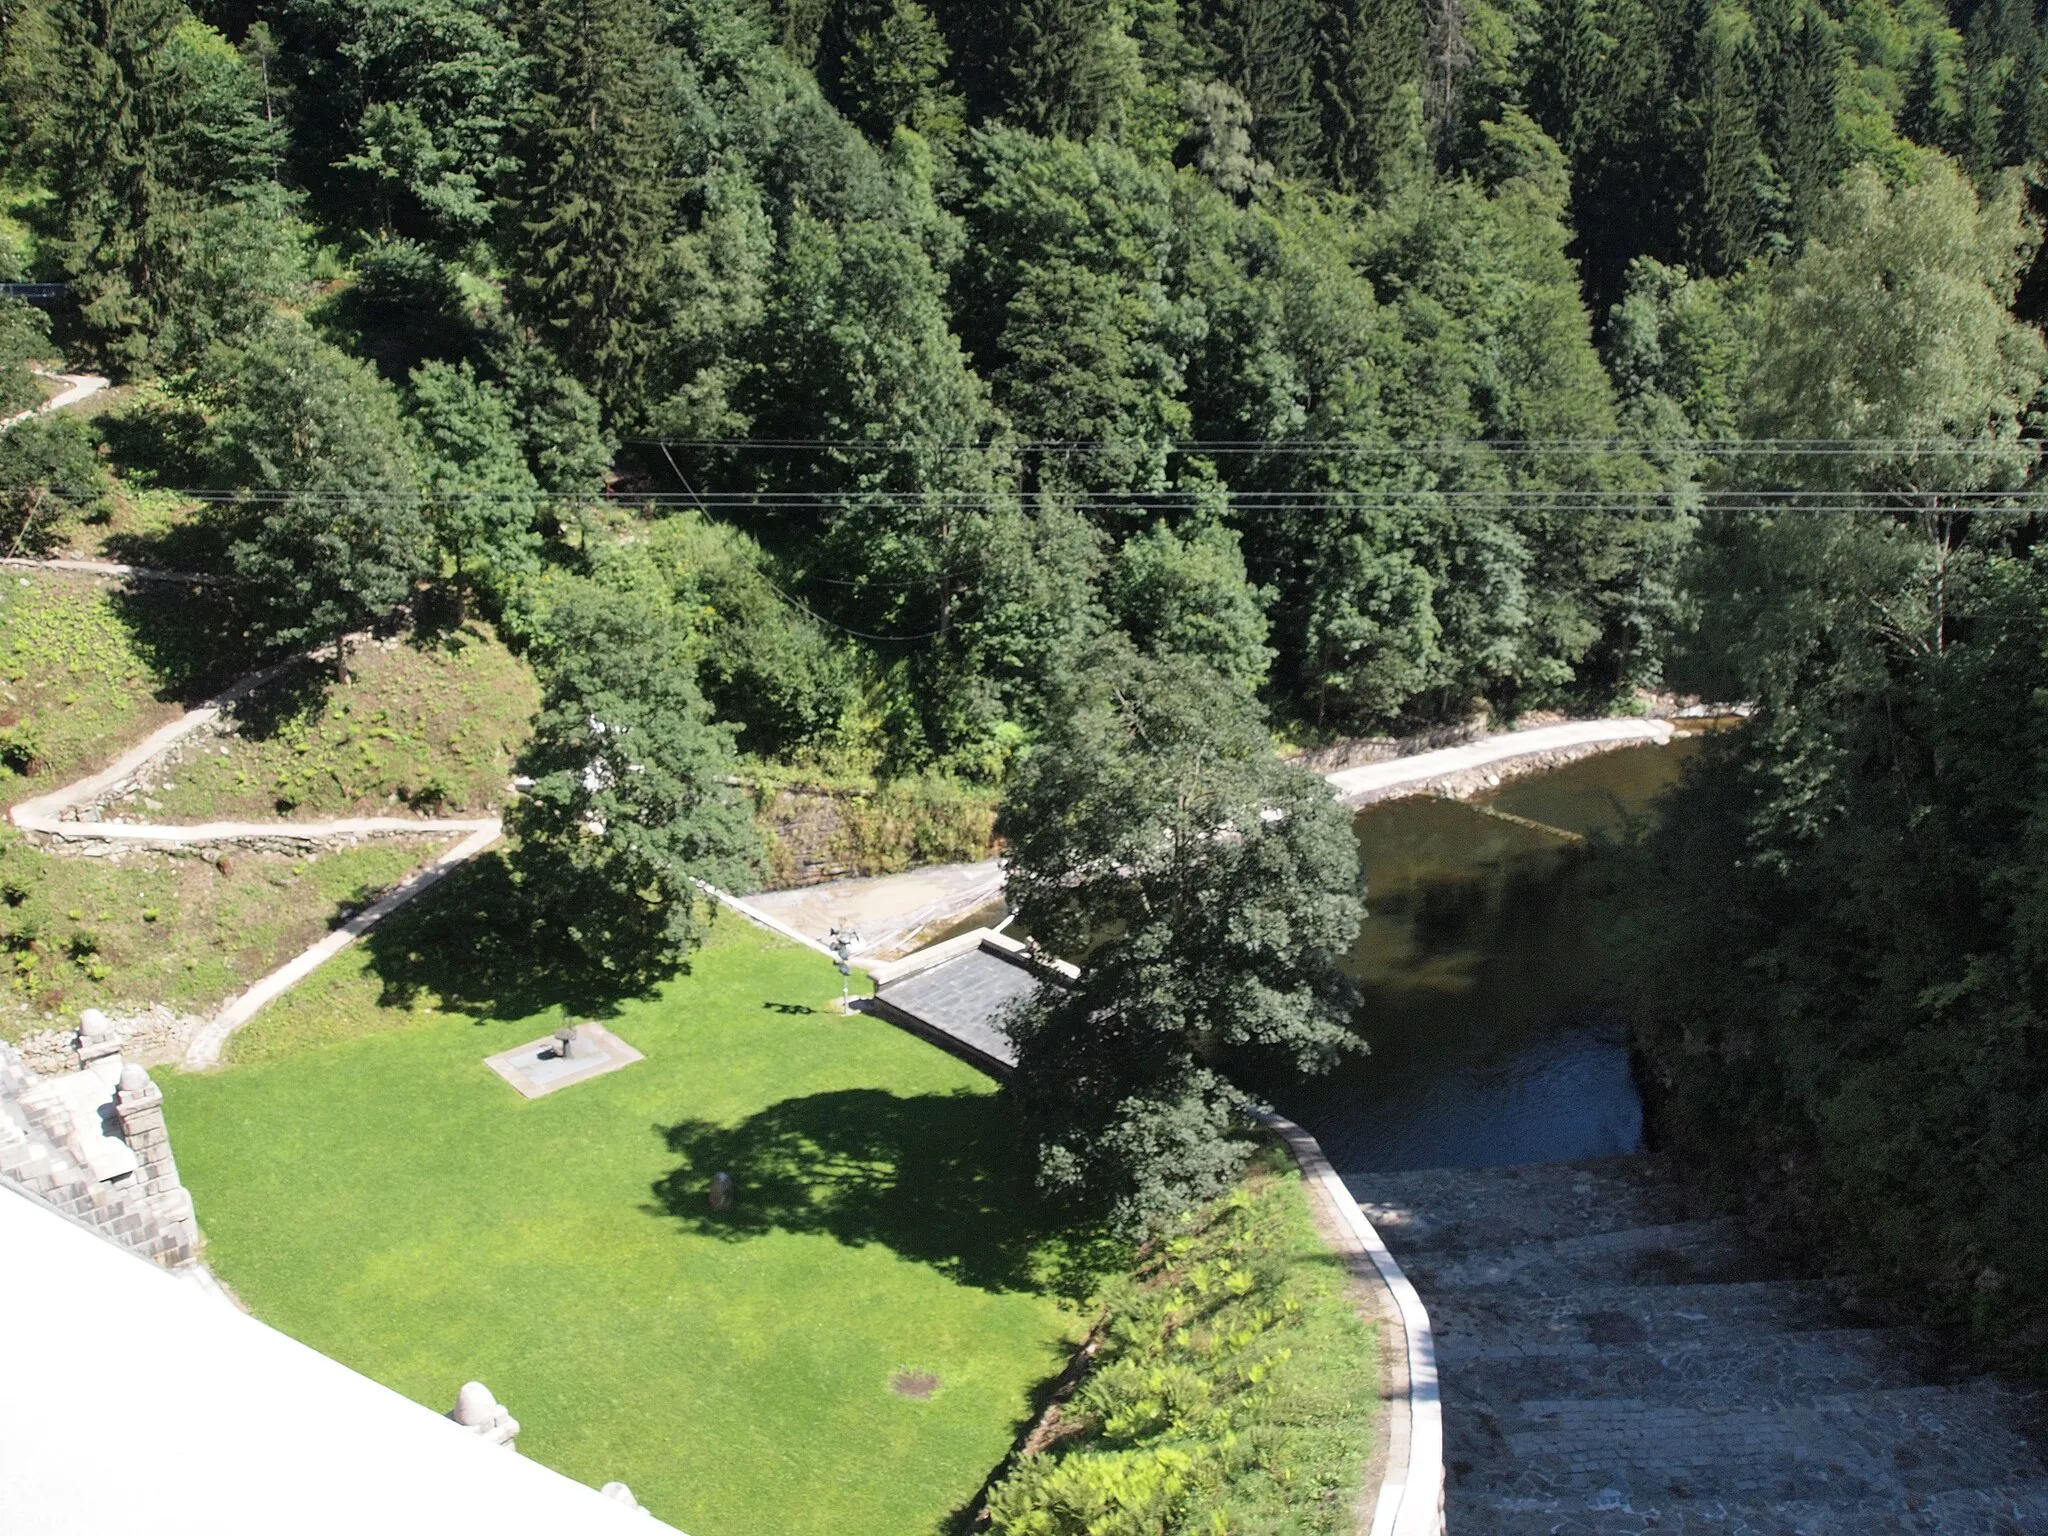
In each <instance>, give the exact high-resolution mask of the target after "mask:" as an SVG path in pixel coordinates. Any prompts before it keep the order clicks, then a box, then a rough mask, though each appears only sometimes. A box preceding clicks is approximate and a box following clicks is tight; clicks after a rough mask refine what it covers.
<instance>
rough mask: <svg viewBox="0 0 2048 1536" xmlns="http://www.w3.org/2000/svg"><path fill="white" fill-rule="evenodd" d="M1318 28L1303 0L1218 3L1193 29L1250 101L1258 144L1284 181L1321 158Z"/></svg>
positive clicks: (1223, 72) (1221, 73) (1226, 78)
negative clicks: (1319, 142) (1316, 72)
mask: <svg viewBox="0 0 2048 1536" xmlns="http://www.w3.org/2000/svg"><path fill="white" fill-rule="evenodd" d="M1315 30H1316V29H1315V17H1314V14H1313V12H1312V11H1311V9H1310V7H1309V6H1308V4H1306V3H1305V0H1214V3H1212V4H1210V5H1209V6H1207V7H1204V8H1203V9H1202V10H1201V11H1198V12H1197V13H1196V15H1195V17H1194V18H1193V20H1192V22H1191V24H1190V26H1189V28H1188V31H1189V34H1190V36H1191V38H1192V39H1193V40H1194V41H1195V42H1197V43H1198V44H1199V45H1202V46H1205V47H1206V48H1207V49H1208V50H1209V51H1210V52H1211V53H1212V54H1213V55H1214V57H1215V59H1216V72H1217V74H1218V75H1219V76H1220V77H1221V78H1222V79H1223V80H1224V81H1225V82H1226V83H1228V84H1229V85H1230V86H1231V87H1233V88H1234V89H1235V90H1236V91H1237V93H1238V94H1239V95H1241V96H1242V97H1244V99H1245V100H1246V101H1247V102H1249V103H1250V104H1251V109H1252V142H1253V144H1254V145H1255V146H1257V149H1258V152H1259V154H1260V156H1261V157H1263V158H1264V159H1267V160H1270V161H1271V162H1272V163H1273V164H1274V166H1275V167H1276V168H1277V169H1278V170H1279V171H1280V173H1281V174H1282V175H1283V176H1298V175H1300V174H1301V173H1302V172H1304V171H1306V170H1308V169H1309V168H1310V167H1311V166H1312V165H1313V163H1314V161H1315V158H1316V151H1317V147H1318V145H1317V140H1318V139H1319V137H1320V124H1319V123H1318V121H1317V117H1318V111H1317V102H1316V77H1315V71H1314V59H1315V55H1316V52H1317V47H1316V41H1317V40H1316V35H1315Z"/></svg>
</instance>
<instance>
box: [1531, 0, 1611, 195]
mask: <svg viewBox="0 0 2048 1536" xmlns="http://www.w3.org/2000/svg"><path fill="white" fill-rule="evenodd" d="M1604 53H1605V39H1603V38H1602V37H1601V35H1600V28H1599V24H1598V22H1597V21H1596V20H1595V19H1594V15H1593V6H1592V0H1543V9H1542V11H1541V13H1540V15H1539V18H1538V21H1537V30H1536V61H1535V64H1534V66H1533V67H1532V68H1531V70H1530V74H1529V115H1530V116H1531V117H1532V118H1534V119H1535V120H1536V125H1537V126H1538V127H1539V128H1541V129H1542V130H1543V131H1544V132H1545V133H1547V134H1549V135H1550V136H1551V138H1553V139H1555V140H1556V141H1557V146H1558V148H1560V149H1562V150H1563V151H1564V152H1565V154H1566V156H1567V157H1569V158H1570V159H1571V161H1572V162H1573V163H1574V164H1577V163H1578V160H1579V157H1580V156H1581V155H1582V154H1584V153H1585V152H1586V151H1587V150H1589V149H1590V148H1591V147H1592V146H1591V143H1590V139H1591V125H1592V121H1593V119H1594V117H1595V115H1596V114H1597V113H1598V111H1599V103H1598V100H1597V96H1598V93H1599V91H1600V83H1601V81H1600V77H1601V73H1602V70H1601V63H1602V56H1603V54H1604Z"/></svg>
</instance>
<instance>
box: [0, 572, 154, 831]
mask: <svg viewBox="0 0 2048 1536" xmlns="http://www.w3.org/2000/svg"><path fill="white" fill-rule="evenodd" d="M126 602H127V599H126V598H124V596H123V595H122V594H121V593H120V592H119V591H118V590H117V589H116V588H115V587H113V586H111V585H110V584H108V583H106V582H103V581H96V580H93V579H92V578H90V577H78V576H64V575H59V574H56V573H53V572H43V571H37V572H34V573H33V574H25V573H20V572H18V571H5V572H0V726H6V727H9V728H11V729H14V730H17V731H23V732H26V733H27V736H28V738H29V740H30V741H32V742H33V744H34V752H35V767H34V769H33V771H32V772H31V773H30V774H29V775H28V776H27V777H21V776H19V775H13V774H8V775H6V776H5V777H4V778H0V803H4V804H12V803H13V802H14V801H16V800H22V799H25V798H27V797H28V796H29V795H32V794H40V793H42V792H44V791H46V790H49V789H54V788H55V787H57V786H58V785H60V784H63V783H65V782H67V781H68V780H70V779H72V778H75V777H77V776H78V775H79V774H81V773H84V772H87V771H90V770H91V769H94V768H97V767H100V766H101V765H103V764H104V763H106V762H107V761H109V760H111V759H112V758H113V757H115V756H117V755H118V754H119V752H120V750H121V749H122V748H123V747H125V746H128V745H129V744H130V743H132V742H134V741H136V740H138V739H139V738H141V737H142V736H145V735H147V734H148V733H149V732H150V731H151V730H153V729H155V728H156V727H157V726H159V725H162V724H163V723H164V722H165V721H167V720H169V719H171V718H173V717H174V716H175V715H176V714H177V713H178V709H177V706H176V704H175V703H173V702H171V697H170V690H169V689H168V688H167V686H166V685H167V679H166V678H165V676H164V675H163V672H162V670H161V669H160V668H159V667H158V666H157V665H155V664H154V663H153V662H152V660H151V657H150V655H149V653H148V652H147V650H146V649H145V647H144V646H143V645H142V644H141V643H140V642H139V641H138V639H137V636H136V634H135V632H134V630H133V628H132V627H131V625H130V624H129V623H128V622H127V620H126V618H125V617H124V615H125V611H126V610H125V604H126Z"/></svg>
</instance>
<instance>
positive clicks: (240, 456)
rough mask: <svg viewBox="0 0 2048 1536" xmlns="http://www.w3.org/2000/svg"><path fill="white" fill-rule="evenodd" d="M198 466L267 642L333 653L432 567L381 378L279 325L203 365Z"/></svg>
mask: <svg viewBox="0 0 2048 1536" xmlns="http://www.w3.org/2000/svg"><path fill="white" fill-rule="evenodd" d="M194 395H195V398H196V400H197V401H198V402H199V403H201V404H202V405H203V406H204V408H205V410H206V413H207V428H206V441H205V444H204V448H203V455H204V458H205V460H206V462H207V465H208V469H209V473H210V475H211V478H212V479H213V481H214V483H215V485H217V486H218V487H220V488H221V489H223V490H227V491H231V492H235V493H239V494H238V495H237V496H236V498H235V499H234V500H233V501H231V502H229V503H227V504H226V505H225V507H224V508H223V510H222V514H221V515H222V517H223V520H224V522H225V525H226V526H225V530H224V531H225V533H226V535H227V538H228V557H229V560H230V563H231V564H232V566H233V569H234V573H235V575H236V576H237V577H238V578H239V580H240V583H241V586H240V588H239V591H240V593H241V594H242V596H243V599H244V601H245V603H246V604H247V607H248V611H249V616H250V621H251V626H252V628H253V629H254V630H255V632H256V633H257V635H258V637H259V638H260V639H262V640H263V641H264V642H266V643H268V644H272V645H303V644H307V643H310V642H318V641H328V642H333V643H334V644H335V665H336V667H337V669H338V670H342V671H345V670H346V667H347V652H346V649H345V646H344V644H343V639H344V637H345V636H346V634H347V633H348V632H349V631H350V630H352V629H355V628H357V627H359V626H361V625H363V624H365V623H367V622H369V621H370V620H372V619H376V618H379V617H381V616H382V615H384V614H385V613H386V612H388V611H389V610H390V609H391V608H393V607H394V606H395V605H397V604H398V603H400V602H402V601H403V600H404V599H405V598H407V597H408V596H409V595H410V594H411V592H412V588H413V583H414V582H415V581H416V580H417V579H418V578H419V577H420V576H422V575H425V574H426V573H427V569H428V539H427V528H426V523H425V520H424V517H423V515H422V504H421V497H420V487H419V483H418V479H417V475H416V471H415V467H414V464H413V461H412V458H411V456H410V454H408V452H407V451H406V441H407V434H406V429H405V425H404V423H403V421H402V420H401V418H400V416H399V409H398V400H397V396H396V394H395V392H394V391H393V390H392V389H391V387H390V386H389V385H387V384H385V383H384V382H383V381H382V380H381V379H379V378H378V377H377V373H376V370H375V369H373V368H371V367H370V365H369V364H367V363H364V362H360V361H358V360H357V359H355V358H351V357H349V356H347V355H346V354H344V353H342V352H340V351H338V350H336V349H335V348H334V347H331V346H329V345H328V344H327V343H325V342H323V341H321V340H320V339H319V338H318V337H316V336H314V335H313V334H312V332H311V330H310V329H309V328H308V327H306V326H305V325H304V324H303V322H297V321H291V320H284V319H280V320H277V321H275V322H273V323H272V324H271V325H269V326H268V327H266V328H265V329H264V330H263V331H262V332H260V333H259V334H257V335H256V336H254V337H252V338H250V339H249V340H248V341H247V342H246V343H245V344H243V345H240V346H235V347H224V346H223V347H216V348H215V349H213V350H212V351H211V352H209V353H208V355H207V356H206V358H205V359H204V361H203V362H202V364H201V366H200V368H199V370H198V376H197V378H196V380H195V383H194Z"/></svg>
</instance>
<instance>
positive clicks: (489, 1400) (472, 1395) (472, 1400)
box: [449, 1381, 499, 1429]
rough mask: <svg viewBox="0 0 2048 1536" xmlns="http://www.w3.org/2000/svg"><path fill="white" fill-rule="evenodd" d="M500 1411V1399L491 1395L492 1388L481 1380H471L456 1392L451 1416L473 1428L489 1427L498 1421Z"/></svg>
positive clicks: (459, 1422)
mask: <svg viewBox="0 0 2048 1536" xmlns="http://www.w3.org/2000/svg"><path fill="white" fill-rule="evenodd" d="M498 1413H499V1408H498V1400H497V1399H496V1398H495V1397H493V1396H491V1389H490V1388H489V1387H487V1386H485V1385H484V1384H483V1383H482V1382H480V1381H470V1382H464V1383H463V1387H462V1390H461V1391H460V1392H458V1393H456V1394H455V1412H454V1413H452V1414H450V1415H449V1417H450V1418H452V1419H454V1420H455V1422H456V1423H458V1424H463V1425H467V1426H468V1427H469V1428H471V1429H487V1428H489V1427H490V1425H492V1424H493V1423H495V1422H496V1421H497V1418H498Z"/></svg>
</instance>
